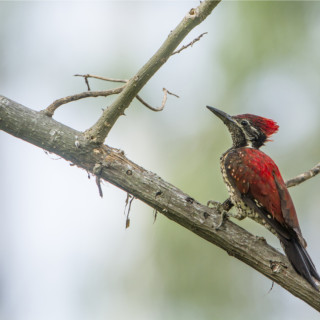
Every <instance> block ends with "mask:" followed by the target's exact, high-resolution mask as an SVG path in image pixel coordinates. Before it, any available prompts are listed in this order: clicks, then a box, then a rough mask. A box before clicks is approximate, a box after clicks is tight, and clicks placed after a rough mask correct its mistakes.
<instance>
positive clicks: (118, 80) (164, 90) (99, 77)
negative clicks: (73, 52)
mask: <svg viewBox="0 0 320 320" xmlns="http://www.w3.org/2000/svg"><path fill="white" fill-rule="evenodd" d="M75 76H76V77H83V78H84V79H85V82H86V84H87V86H88V90H90V86H89V82H88V78H93V79H98V80H104V81H110V82H122V83H128V82H129V80H124V79H114V78H106V77H101V76H95V75H92V74H85V75H81V74H75ZM162 91H163V92H164V95H163V98H162V103H161V106H160V107H159V108H155V107H153V106H151V105H150V104H149V103H147V102H146V101H145V100H144V99H142V98H141V97H140V96H139V95H138V94H137V95H136V99H137V100H138V101H140V102H141V103H142V104H143V105H144V106H145V107H147V108H148V109H150V110H152V111H156V112H158V111H162V110H163V109H164V107H165V105H166V102H167V96H168V94H171V95H172V96H175V97H176V98H179V96H177V95H176V94H174V93H172V92H170V91H169V90H167V89H166V88H163V89H162Z"/></svg>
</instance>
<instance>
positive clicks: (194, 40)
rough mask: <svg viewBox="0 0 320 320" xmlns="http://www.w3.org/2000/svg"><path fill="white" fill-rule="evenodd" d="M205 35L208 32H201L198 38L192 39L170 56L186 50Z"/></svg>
mask: <svg viewBox="0 0 320 320" xmlns="http://www.w3.org/2000/svg"><path fill="white" fill-rule="evenodd" d="M205 34H208V32H203V33H201V34H200V36H198V37H197V38H195V39H193V40H192V41H191V42H190V43H188V44H186V45H184V46H182V47H181V48H180V49H178V50H176V51H174V52H172V54H171V56H173V55H175V54H178V53H180V52H181V51H183V50H185V49H187V48H188V47H192V46H193V45H194V44H195V43H196V42H197V41H199V40H200V39H201V38H202V37H203V36H204V35H205Z"/></svg>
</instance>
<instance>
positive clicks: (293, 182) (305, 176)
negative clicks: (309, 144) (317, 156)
mask: <svg viewBox="0 0 320 320" xmlns="http://www.w3.org/2000/svg"><path fill="white" fill-rule="evenodd" d="M319 173H320V162H319V163H318V164H316V165H315V166H314V167H313V168H311V169H310V170H308V171H306V172H304V173H301V174H299V175H298V176H296V177H294V178H292V179H289V180H287V181H286V186H287V187H288V188H290V187H294V186H297V185H299V184H300V183H302V182H305V181H307V180H309V179H311V178H313V177H315V176H316V175H317V174H319Z"/></svg>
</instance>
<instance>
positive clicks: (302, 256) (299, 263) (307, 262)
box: [280, 237, 320, 291]
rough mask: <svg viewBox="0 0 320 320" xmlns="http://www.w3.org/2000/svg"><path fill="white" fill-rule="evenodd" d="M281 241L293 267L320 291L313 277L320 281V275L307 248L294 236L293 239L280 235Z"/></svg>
mask: <svg viewBox="0 0 320 320" xmlns="http://www.w3.org/2000/svg"><path fill="white" fill-rule="evenodd" d="M280 241H281V243H282V245H283V249H284V251H285V253H286V255H287V257H288V259H289V261H290V263H291V265H292V266H293V268H294V269H295V270H296V271H297V273H299V274H300V275H301V276H302V277H304V278H305V279H306V280H307V281H308V282H309V283H310V284H311V285H312V286H313V287H314V288H315V289H316V290H317V291H319V288H318V286H317V285H316V283H315V281H314V279H313V278H315V279H316V280H318V281H320V276H319V274H318V272H317V270H316V268H315V266H314V264H313V262H312V260H311V258H310V256H309V254H308V252H307V250H306V249H305V248H304V247H303V246H302V245H301V243H300V242H299V240H298V239H297V238H296V237H292V238H291V239H286V238H283V237H280Z"/></svg>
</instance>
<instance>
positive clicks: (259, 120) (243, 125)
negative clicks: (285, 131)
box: [207, 106, 279, 149]
mask: <svg viewBox="0 0 320 320" xmlns="http://www.w3.org/2000/svg"><path fill="white" fill-rule="evenodd" d="M207 108H208V109H209V110H210V111H212V112H213V113H214V114H215V115H216V116H217V117H218V118H220V119H221V120H222V121H223V123H224V124H225V125H226V126H227V127H228V130H229V131H230V133H231V137H232V141H233V146H234V147H235V148H238V147H245V146H249V147H252V148H257V149H259V148H260V147H261V146H263V144H264V143H265V142H266V141H270V140H269V138H270V136H271V135H273V134H274V133H276V132H277V131H278V128H279V126H278V125H277V123H276V122H275V121H273V120H271V119H267V118H263V117H259V116H255V115H253V114H239V115H237V116H230V115H228V114H227V113H225V112H223V111H221V110H219V109H216V108H213V107H209V106H207Z"/></svg>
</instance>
